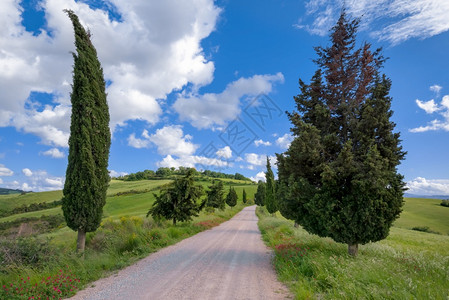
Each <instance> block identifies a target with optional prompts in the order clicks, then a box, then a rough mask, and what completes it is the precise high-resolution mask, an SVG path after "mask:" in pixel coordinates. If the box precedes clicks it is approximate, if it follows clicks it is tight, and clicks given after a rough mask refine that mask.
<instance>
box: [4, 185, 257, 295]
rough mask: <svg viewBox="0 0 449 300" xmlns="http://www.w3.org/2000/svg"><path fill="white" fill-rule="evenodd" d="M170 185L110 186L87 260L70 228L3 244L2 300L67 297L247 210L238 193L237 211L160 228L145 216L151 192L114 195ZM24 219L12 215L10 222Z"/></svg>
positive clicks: (54, 211) (163, 224)
mask: <svg viewBox="0 0 449 300" xmlns="http://www.w3.org/2000/svg"><path fill="white" fill-rule="evenodd" d="M168 182H170V181H169V180H152V181H137V182H136V181H131V182H123V181H112V182H111V186H110V189H109V190H108V195H110V196H108V198H107V204H106V206H105V207H104V215H105V218H104V219H103V222H102V224H101V226H100V228H99V229H98V230H97V231H96V232H93V233H88V235H87V240H86V251H85V254H84V258H81V257H79V256H78V254H77V253H76V252H75V249H76V245H75V241H76V232H74V231H72V230H70V229H69V228H67V227H63V228H61V229H59V230H56V231H53V232H49V233H44V234H41V235H39V236H36V237H31V238H20V239H19V240H17V241H14V242H13V243H14V245H12V244H10V243H11V241H3V242H2V241H1V240H0V287H3V288H2V289H0V299H29V298H31V297H35V299H37V298H38V297H41V298H42V299H46V297H49V298H50V299H52V297H53V296H55V297H56V298H61V297H62V298H64V297H67V296H70V295H73V294H74V293H75V292H76V291H77V290H79V289H80V288H82V287H84V286H86V285H87V284H88V283H90V282H92V281H94V280H97V279H99V278H101V277H104V276H107V275H109V274H111V273H112V272H114V271H116V270H119V269H121V268H123V267H125V266H128V265H130V264H132V263H134V262H136V261H137V260H139V259H141V258H143V257H145V256H147V255H148V254H150V253H152V252H155V251H157V250H159V249H161V248H163V247H166V246H168V245H172V244H174V243H176V242H178V241H180V240H182V239H185V238H187V237H190V236H192V235H194V234H196V233H198V232H200V231H203V230H207V229H209V228H212V227H214V226H217V225H218V224H220V223H222V222H224V221H226V220H228V219H230V218H231V217H232V216H234V215H235V214H236V213H237V212H239V211H240V210H241V209H242V208H243V207H244V205H243V203H242V195H241V194H242V192H241V191H240V192H239V193H238V196H239V201H238V204H237V206H236V207H234V208H232V209H231V208H229V207H227V208H226V209H225V210H224V211H220V210H216V211H215V212H213V213H211V212H205V211H203V212H201V213H200V215H199V216H198V217H195V218H193V220H192V221H191V222H183V223H179V224H177V225H176V226H173V225H172V222H171V221H169V220H166V221H161V222H160V223H156V222H155V221H154V220H153V219H152V218H151V217H150V218H146V217H145V215H146V213H147V211H148V209H149V208H150V207H151V205H152V203H153V202H154V196H153V192H146V193H139V194H127V195H122V196H113V195H116V194H117V193H119V192H126V191H130V190H145V189H154V188H157V187H158V186H160V185H162V184H166V183H168ZM201 184H202V185H203V186H204V187H207V185H209V183H208V182H201ZM238 188H239V189H243V186H239V187H238ZM245 188H246V191H247V193H248V198H249V199H251V196H250V195H252V194H254V191H255V189H256V188H257V186H252V185H248V186H245ZM253 189H254V191H252V190H253ZM156 193H157V192H156ZM36 194H38V193H36ZM52 200H53V199H52ZM37 201H38V202H45V199H44V197H40V198H39V199H38V200H37ZM30 203H32V202H30ZM27 204H28V203H27ZM33 213H34V214H36V216H41V215H42V214H62V212H61V208H60V207H56V208H53V209H49V210H45V211H38V212H31V213H26V214H33ZM23 215H25V214H18V215H14V216H11V218H10V219H17V218H19V217H22V216H23ZM3 219H6V218H3ZM3 219H0V221H2V220H3ZM8 243H9V244H8ZM12 250H14V251H12ZM42 253H45V255H41V254H42ZM29 258H32V259H29ZM68 277H70V278H68ZM54 280H56V281H54ZM70 280H72V281H70ZM24 281H25V282H24ZM68 282H69V283H70V284H68ZM72 282H73V284H72ZM58 291H59V292H58Z"/></svg>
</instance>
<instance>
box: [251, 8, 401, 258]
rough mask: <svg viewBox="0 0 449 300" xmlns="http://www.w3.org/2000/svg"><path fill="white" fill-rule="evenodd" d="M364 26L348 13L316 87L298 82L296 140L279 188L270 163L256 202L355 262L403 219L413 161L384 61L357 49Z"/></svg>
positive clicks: (334, 33) (323, 54) (320, 52)
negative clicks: (404, 167) (402, 170)
mask: <svg viewBox="0 0 449 300" xmlns="http://www.w3.org/2000/svg"><path fill="white" fill-rule="evenodd" d="M358 26H359V20H358V19H355V20H350V19H349V18H348V17H347V15H346V13H345V11H343V12H342V13H341V16H340V18H339V20H338V22H337V24H336V25H335V26H334V27H333V28H332V30H331V32H330V40H331V45H330V46H328V47H316V48H315V51H316V53H317V56H318V58H317V59H315V61H314V62H315V64H316V65H317V66H318V69H317V70H316V72H315V74H314V75H313V77H312V79H311V82H310V84H306V83H305V82H303V81H302V80H299V87H300V93H299V94H298V95H297V96H295V97H294V101H295V104H296V111H294V112H291V113H287V114H288V117H289V119H290V122H291V123H292V125H293V126H292V128H291V132H292V134H293V137H294V139H293V141H292V143H291V145H290V147H289V148H288V150H287V151H286V152H284V153H282V154H277V165H278V180H277V182H276V183H275V184H274V179H273V173H272V171H271V166H270V161H267V172H266V184H264V183H259V186H258V192H257V194H256V198H255V200H256V203H257V204H259V205H265V206H266V207H267V210H268V211H269V212H270V213H274V212H275V211H277V210H278V209H279V211H280V212H281V214H282V215H283V216H285V217H286V218H288V219H291V220H294V221H295V222H296V223H298V224H300V225H302V227H303V228H304V229H306V230H307V231H308V232H310V233H313V234H317V235H319V236H322V237H331V238H332V239H334V240H335V241H337V242H341V243H346V244H347V245H348V252H349V254H351V255H354V256H355V255H357V252H358V245H359V244H365V243H368V242H375V241H379V240H381V239H384V238H386V237H387V235H388V233H389V228H390V226H391V225H392V223H393V221H394V220H396V219H397V218H398V217H399V214H400V212H401V210H402V209H401V208H402V206H403V193H404V191H405V188H404V186H405V184H404V182H403V176H402V175H400V174H399V173H398V171H397V166H398V165H399V163H400V161H401V160H402V159H404V156H405V154H406V153H405V152H404V151H403V150H402V147H401V145H400V142H401V141H400V139H399V133H395V132H394V128H395V124H394V123H393V122H392V121H391V117H392V115H393V112H392V110H391V100H392V99H391V97H390V96H389V95H388V94H389V90H390V87H391V81H390V79H388V78H387V77H386V76H385V75H384V74H381V72H380V69H381V68H382V66H383V63H384V62H385V58H384V57H383V56H382V54H381V49H376V50H374V51H372V50H371V45H370V44H369V43H366V42H365V43H363V44H362V46H361V47H360V48H357V47H356V32H357V29H358ZM274 185H275V186H274ZM264 189H265V192H264V191H263V190H264ZM273 193H275V197H273Z"/></svg>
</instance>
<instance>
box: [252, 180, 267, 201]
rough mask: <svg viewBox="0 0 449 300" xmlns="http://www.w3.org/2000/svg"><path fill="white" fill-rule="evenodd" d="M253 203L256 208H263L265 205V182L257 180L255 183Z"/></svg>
mask: <svg viewBox="0 0 449 300" xmlns="http://www.w3.org/2000/svg"><path fill="white" fill-rule="evenodd" d="M254 202H255V203H256V205H258V206H264V205H265V182H263V181H262V180H259V182H258V183H257V191H256V194H255V195H254Z"/></svg>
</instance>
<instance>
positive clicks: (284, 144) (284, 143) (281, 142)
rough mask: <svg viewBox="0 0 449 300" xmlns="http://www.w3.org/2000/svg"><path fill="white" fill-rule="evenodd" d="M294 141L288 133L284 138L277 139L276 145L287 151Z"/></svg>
mask: <svg viewBox="0 0 449 300" xmlns="http://www.w3.org/2000/svg"><path fill="white" fill-rule="evenodd" d="M292 141H293V137H292V135H291V134H289V133H286V134H284V135H283V136H280V137H278V138H277V139H276V144H277V145H278V146H279V147H281V148H282V149H287V148H288V147H290V144H291V142H292Z"/></svg>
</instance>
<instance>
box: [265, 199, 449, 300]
mask: <svg viewBox="0 0 449 300" xmlns="http://www.w3.org/2000/svg"><path fill="white" fill-rule="evenodd" d="M439 203H441V200H434V199H415V198H406V199H405V206H404V211H403V213H402V214H401V217H400V218H399V219H398V220H397V221H396V222H395V223H394V226H393V227H392V228H391V230H390V235H389V236H388V238H387V239H385V240H382V241H380V242H377V243H370V244H366V245H361V246H360V248H359V255H358V257H357V258H353V257H350V256H349V255H348V254H347V245H345V244H340V243H336V242H334V241H333V240H332V239H329V238H320V237H318V236H316V235H312V234H309V233H307V232H306V231H305V230H303V229H302V228H294V227H293V222H292V221H290V220H286V219H285V218H283V217H282V216H280V215H279V213H278V214H277V216H276V217H271V216H270V215H269V214H268V213H267V212H266V211H265V209H264V208H262V209H261V208H258V210H257V211H258V215H259V219H260V221H259V227H260V229H261V231H262V233H263V238H264V240H265V242H266V243H267V244H268V245H269V246H270V247H272V248H273V250H274V251H275V258H274V265H275V268H276V271H277V273H278V277H279V279H280V280H281V281H282V282H284V283H285V284H286V285H287V286H288V287H289V288H290V290H291V291H292V292H293V294H294V295H295V299H449V285H448V282H449V236H448V235H449V208H447V207H443V206H440V205H439ZM413 227H429V228H430V229H431V230H433V231H438V232H440V233H441V234H433V233H426V232H420V231H415V230H411V228H413Z"/></svg>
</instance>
